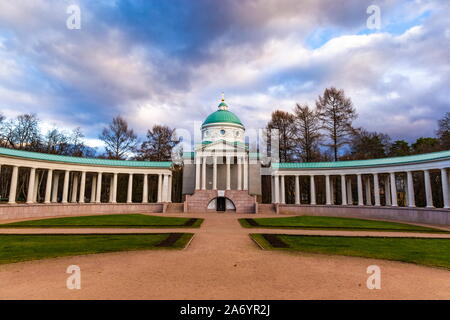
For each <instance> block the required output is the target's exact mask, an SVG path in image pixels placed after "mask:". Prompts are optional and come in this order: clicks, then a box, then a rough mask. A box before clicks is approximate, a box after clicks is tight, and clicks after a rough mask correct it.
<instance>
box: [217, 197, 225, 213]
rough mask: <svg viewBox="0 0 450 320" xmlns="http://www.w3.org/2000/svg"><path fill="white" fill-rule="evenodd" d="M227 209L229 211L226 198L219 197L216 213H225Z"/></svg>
mask: <svg viewBox="0 0 450 320" xmlns="http://www.w3.org/2000/svg"><path fill="white" fill-rule="evenodd" d="M226 209H227V207H226V201H225V197H217V199H216V211H225V210H226Z"/></svg>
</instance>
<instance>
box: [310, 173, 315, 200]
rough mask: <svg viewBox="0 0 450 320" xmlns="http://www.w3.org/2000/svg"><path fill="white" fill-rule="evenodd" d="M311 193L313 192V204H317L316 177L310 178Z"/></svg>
mask: <svg viewBox="0 0 450 320" xmlns="http://www.w3.org/2000/svg"><path fill="white" fill-rule="evenodd" d="M309 181H310V188H311V189H310V192H311V204H316V184H315V181H314V176H310V178H309Z"/></svg>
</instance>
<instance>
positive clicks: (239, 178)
mask: <svg viewBox="0 0 450 320" xmlns="http://www.w3.org/2000/svg"><path fill="white" fill-rule="evenodd" d="M224 158H225V161H223V159H224ZM208 159H210V163H211V162H212V167H213V168H212V169H213V174H212V176H213V177H212V190H217V189H218V188H217V181H218V176H217V168H218V166H219V165H223V164H224V165H225V166H226V177H225V179H226V190H231V179H232V176H231V165H232V164H233V163H234V162H235V163H236V166H237V170H236V171H237V172H236V184H237V190H248V156H247V155H246V154H243V155H234V156H230V155H222V154H213V155H197V156H196V158H195V190H206V189H207V186H206V176H207V173H206V166H207V162H208ZM224 162H225V163H224Z"/></svg>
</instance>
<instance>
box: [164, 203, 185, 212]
mask: <svg viewBox="0 0 450 320" xmlns="http://www.w3.org/2000/svg"><path fill="white" fill-rule="evenodd" d="M183 208H184V204H183V203H168V204H167V209H166V212H167V213H182V212H183Z"/></svg>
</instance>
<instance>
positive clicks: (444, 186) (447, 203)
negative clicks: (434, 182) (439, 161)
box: [441, 168, 450, 209]
mask: <svg viewBox="0 0 450 320" xmlns="http://www.w3.org/2000/svg"><path fill="white" fill-rule="evenodd" d="M441 182H442V196H443V198H444V208H445V209H449V208H450V200H449V193H448V175H447V170H445V168H442V169H441Z"/></svg>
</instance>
